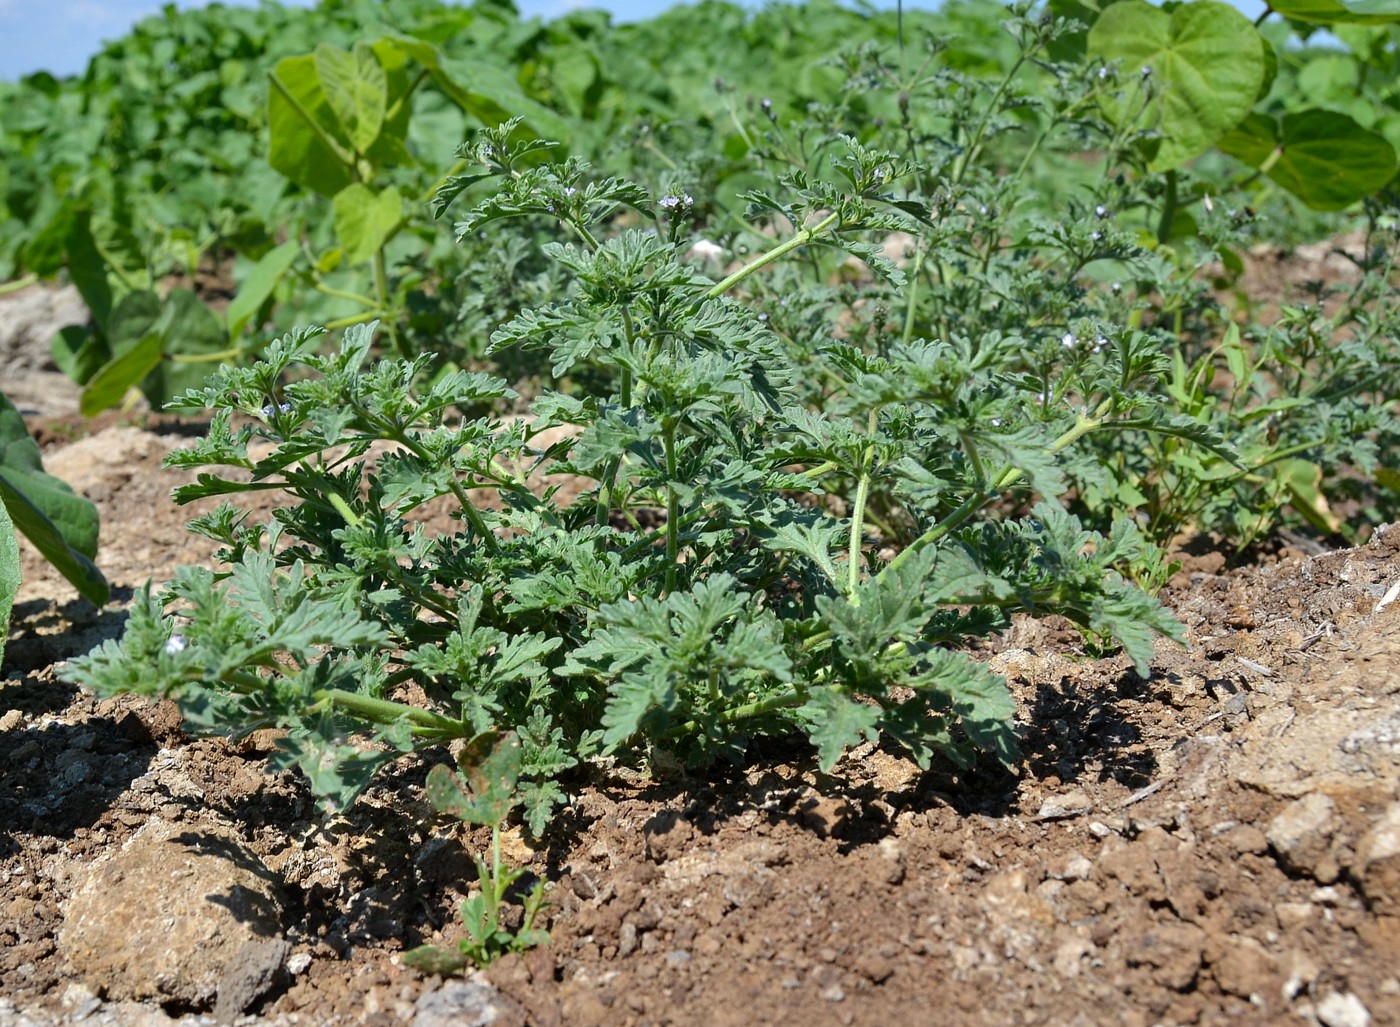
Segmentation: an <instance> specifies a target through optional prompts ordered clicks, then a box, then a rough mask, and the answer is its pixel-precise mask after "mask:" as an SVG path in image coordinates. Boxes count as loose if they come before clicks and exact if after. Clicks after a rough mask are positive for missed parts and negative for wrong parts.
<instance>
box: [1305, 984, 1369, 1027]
mask: <svg viewBox="0 0 1400 1027" xmlns="http://www.w3.org/2000/svg"><path fill="white" fill-rule="evenodd" d="M1316 1012H1317V1018H1318V1020H1320V1021H1321V1022H1322V1023H1323V1024H1324V1025H1325V1027H1370V1024H1371V1013H1370V1011H1369V1010H1367V1008H1366V1007H1365V1006H1364V1005H1363V1004H1362V1002H1361V1000H1360V999H1359V998H1357V997H1356V996H1355V995H1353V994H1352V993H1351V992H1349V991H1348V992H1338V991H1334V992H1332V993H1331V994H1330V995H1328V996H1327V997H1326V998H1324V999H1323V1000H1322V1001H1321V1002H1319V1003H1318V1004H1317V1010H1316Z"/></svg>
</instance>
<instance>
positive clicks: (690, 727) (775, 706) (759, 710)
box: [664, 688, 807, 738]
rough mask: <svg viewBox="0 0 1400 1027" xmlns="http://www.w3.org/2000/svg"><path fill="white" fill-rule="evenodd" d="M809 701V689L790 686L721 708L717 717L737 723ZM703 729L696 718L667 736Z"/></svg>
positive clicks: (681, 734) (695, 732)
mask: <svg viewBox="0 0 1400 1027" xmlns="http://www.w3.org/2000/svg"><path fill="white" fill-rule="evenodd" d="M806 701H807V690H806V689H805V688H790V689H788V690H787V691H785V692H781V693H779V694H778V695H773V696H769V697H768V698H767V699H762V700H760V701H758V702H751V703H748V704H747V705H745V706H735V707H732V708H731V709H727V710H721V711H720V712H719V713H717V714H716V715H715V719H716V720H718V721H719V722H720V723H721V724H736V723H738V722H739V721H741V720H750V719H752V718H754V717H762V716H763V715H765V714H768V713H776V712H777V711H778V710H789V709H792V708H793V707H794V706H801V705H802V704H803V703H805V702H806ZM702 730H703V727H702V725H701V724H700V723H699V722H697V721H694V720H691V721H687V722H686V723H684V724H678V725H676V726H675V727H673V728H671V729H670V730H668V731H666V732H665V735H664V737H666V738H687V737H690V736H692V735H695V734H698V733H699V732H700V731H702Z"/></svg>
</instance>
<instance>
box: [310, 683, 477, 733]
mask: <svg viewBox="0 0 1400 1027" xmlns="http://www.w3.org/2000/svg"><path fill="white" fill-rule="evenodd" d="M312 698H313V699H314V700H316V704H317V705H318V706H319V705H321V704H325V705H327V706H333V707H335V708H337V709H342V710H346V711H348V712H350V713H353V714H355V716H357V717H360V718H361V719H363V720H367V721H369V722H370V723H371V724H385V725H387V724H397V723H398V722H399V721H401V720H407V721H408V722H409V725H410V726H411V727H412V729H413V733H414V734H422V735H431V736H434V737H440V738H466V737H469V736H470V735H471V733H472V727H471V725H470V724H463V723H462V722H461V721H459V720H453V719H452V718H451V717H444V716H443V715H442V714H440V713H434V712H433V711H432V710H424V709H420V708H419V707H417V706H408V705H406V704H404V703H398V702H394V701H393V700H391V699H376V698H374V697H373V696H370V695H361V694H360V693H358V692H347V691H346V690H345V689H343V688H323V689H320V690H319V691H317V692H313V693H312Z"/></svg>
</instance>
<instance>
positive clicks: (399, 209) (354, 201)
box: [332, 182, 403, 264]
mask: <svg viewBox="0 0 1400 1027" xmlns="http://www.w3.org/2000/svg"><path fill="white" fill-rule="evenodd" d="M332 205H333V207H334V208H335V234H336V237H337V238H338V239H339V240H340V245H341V248H342V249H343V250H344V251H345V259H346V260H347V261H348V262H349V263H351V264H359V263H362V262H364V261H366V260H369V259H370V258H371V257H373V256H374V255H375V253H377V252H378V251H379V249H380V248H381V247H382V246H383V245H384V244H385V243H386V242H388V241H389V239H390V238H391V237H392V236H393V234H394V230H395V229H396V228H398V226H399V222H400V221H401V220H402V218H403V197H402V196H400V195H399V191H398V189H396V188H395V187H394V186H390V187H389V188H387V189H385V190H384V191H383V192H382V193H379V194H378V195H375V193H374V192H373V191H372V190H371V189H370V188H369V187H368V186H365V185H361V184H360V183H359V182H355V183H353V184H351V185H348V186H346V187H345V188H344V189H342V190H341V191H340V192H338V193H336V194H335V199H334V201H332Z"/></svg>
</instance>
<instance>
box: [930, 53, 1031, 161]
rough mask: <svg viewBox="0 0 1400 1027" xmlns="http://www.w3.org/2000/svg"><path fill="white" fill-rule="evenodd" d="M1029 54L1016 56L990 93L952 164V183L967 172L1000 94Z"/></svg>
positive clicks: (1003, 92)
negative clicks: (956, 158) (1009, 68)
mask: <svg viewBox="0 0 1400 1027" xmlns="http://www.w3.org/2000/svg"><path fill="white" fill-rule="evenodd" d="M1030 56H1031V51H1027V52H1025V53H1023V54H1021V55H1020V56H1019V57H1017V58H1016V63H1015V64H1013V65H1012V66H1011V70H1010V71H1008V72H1007V73H1006V76H1005V77H1004V78H1003V79H1002V80H1001V84H1000V85H998V86H997V91H996V92H995V93H993V94H992V98H991V99H990V100H989V101H987V107H986V109H985V110H984V111H982V117H981V118H980V119H979V120H978V122H977V127H976V128H974V129H973V130H972V134H971V135H970V136H968V140H967V148H966V149H965V150H963V152H962V154H961V156H959V158H958V160H957V162H956V163H955V164H954V167H953V174H952V176H951V178H950V181H951V182H952V184H953V185H957V184H959V183H961V182H962V180H963V176H964V175H965V174H967V169H968V168H969V167H971V166H972V162H973V160H974V159H975V158H976V157H977V150H978V148H979V147H980V146H981V145H982V136H983V135H984V134H985V133H986V131H987V125H988V124H990V123H991V120H992V114H993V112H994V111H996V109H997V106H998V105H999V104H1000V103H1001V98H1002V96H1004V95H1005V93H1006V91H1007V89H1009V88H1010V87H1011V83H1012V82H1013V81H1015V79H1016V75H1017V74H1018V73H1019V72H1020V70H1021V67H1022V65H1024V64H1025V63H1026V61H1027V60H1029V59H1030Z"/></svg>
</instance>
